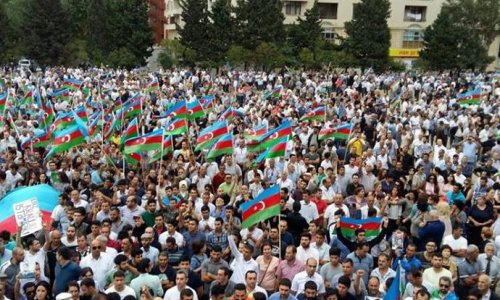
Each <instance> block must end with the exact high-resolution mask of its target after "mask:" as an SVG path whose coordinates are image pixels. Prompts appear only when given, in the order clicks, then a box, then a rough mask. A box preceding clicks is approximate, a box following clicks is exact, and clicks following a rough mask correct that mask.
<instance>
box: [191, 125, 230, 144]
mask: <svg viewBox="0 0 500 300" xmlns="http://www.w3.org/2000/svg"><path fill="white" fill-rule="evenodd" d="M228 132H229V130H228V128H227V122H226V121H225V120H221V121H219V122H216V123H214V124H212V125H211V126H209V127H206V128H205V129H203V130H202V131H201V132H200V133H199V134H198V139H197V140H196V148H195V149H194V150H195V151H198V150H203V149H208V148H210V147H212V145H213V144H215V142H216V141H217V140H218V139H219V138H220V137H221V136H223V135H224V134H227V133H228Z"/></svg>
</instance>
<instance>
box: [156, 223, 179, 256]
mask: <svg viewBox="0 0 500 300" xmlns="http://www.w3.org/2000/svg"><path fill="white" fill-rule="evenodd" d="M173 222H174V221H173V220H168V221H167V231H165V232H163V233H162V234H160V236H159V237H158V242H160V244H161V248H162V249H165V248H167V238H168V237H173V238H174V239H175V243H176V244H177V246H178V247H179V248H182V247H184V237H183V236H182V234H180V233H179V232H178V231H176V230H175V225H174V223H173Z"/></svg>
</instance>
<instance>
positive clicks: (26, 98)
mask: <svg viewBox="0 0 500 300" xmlns="http://www.w3.org/2000/svg"><path fill="white" fill-rule="evenodd" d="M34 96H35V92H34V91H33V90H29V91H28V92H26V94H24V97H23V99H22V100H21V102H20V103H19V104H20V105H29V104H31V103H33V99H34Z"/></svg>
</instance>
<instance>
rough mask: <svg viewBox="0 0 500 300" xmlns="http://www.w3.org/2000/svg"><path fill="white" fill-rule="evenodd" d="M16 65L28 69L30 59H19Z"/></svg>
mask: <svg viewBox="0 0 500 300" xmlns="http://www.w3.org/2000/svg"><path fill="white" fill-rule="evenodd" d="M17 65H18V66H19V67H21V68H26V69H29V68H30V67H31V61H30V60H29V59H20V60H19V61H18V62H17Z"/></svg>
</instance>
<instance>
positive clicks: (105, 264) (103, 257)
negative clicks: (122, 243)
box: [80, 239, 114, 286]
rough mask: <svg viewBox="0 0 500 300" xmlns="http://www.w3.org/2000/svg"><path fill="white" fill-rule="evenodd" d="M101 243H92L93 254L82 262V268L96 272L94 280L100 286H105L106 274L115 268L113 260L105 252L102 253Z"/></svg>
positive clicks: (96, 240)
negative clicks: (88, 268)
mask: <svg viewBox="0 0 500 300" xmlns="http://www.w3.org/2000/svg"><path fill="white" fill-rule="evenodd" d="M101 248H102V247H101V242H100V241H99V240H98V239H95V240H93V241H92V244H91V252H90V254H88V255H87V256H85V257H84V258H82V260H81V262H80V267H81V268H85V267H90V268H91V269H92V271H93V272H94V280H95V281H96V283H97V285H98V286H105V284H106V273H107V272H108V271H109V270H111V269H112V268H113V266H114V263H113V260H112V259H111V258H110V256H109V255H108V254H106V253H104V252H101Z"/></svg>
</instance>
